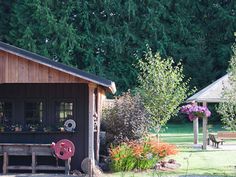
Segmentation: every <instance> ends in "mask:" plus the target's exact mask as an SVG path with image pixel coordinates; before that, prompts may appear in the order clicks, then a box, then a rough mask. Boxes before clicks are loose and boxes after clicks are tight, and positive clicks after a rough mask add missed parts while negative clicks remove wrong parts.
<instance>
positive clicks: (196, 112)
mask: <svg viewBox="0 0 236 177" xmlns="http://www.w3.org/2000/svg"><path fill="white" fill-rule="evenodd" d="M180 111H181V112H182V113H185V114H188V118H189V120H191V121H193V120H194V119H196V118H203V117H210V116H211V112H210V111H209V109H208V108H207V107H206V106H197V105H194V104H187V105H184V106H182V107H181V110H180Z"/></svg>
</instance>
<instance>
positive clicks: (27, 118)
mask: <svg viewBox="0 0 236 177" xmlns="http://www.w3.org/2000/svg"><path fill="white" fill-rule="evenodd" d="M105 92H111V93H115V92H116V87H115V83H114V82H112V81H110V80H107V79H104V78H100V77H98V76H95V75H92V74H89V73H87V72H84V71H82V70H79V69H76V68H73V67H69V66H66V65H64V64H61V63H58V62H55V61H53V60H50V59H48V58H45V57H43V56H40V55H37V54H35V53H32V52H29V51H26V50H23V49H21V48H18V47H15V46H12V45H9V44H6V43H3V42H0V123H1V126H4V127H5V130H4V131H3V132H1V133H0V143H35V144H44V143H45V144H47V143H52V142H57V141H58V140H61V139H69V140H71V141H72V142H73V143H74V144H75V148H76V150H75V156H74V157H72V162H71V167H72V170H73V169H80V166H81V162H82V160H83V159H85V158H86V157H89V158H91V159H94V158H95V160H98V158H99V128H100V117H101V110H102V101H103V99H104V97H105ZM67 119H73V120H74V121H75V122H76V128H75V130H74V131H72V132H67V131H60V130H59V129H58V127H60V126H61V125H62V124H64V122H65V121H66V120H67ZM18 125H21V126H22V127H21V128H22V130H21V131H14V130H13V129H12V127H14V126H15V127H16V126H18ZM32 127H36V128H37V130H36V131H31V130H30V128H32ZM46 127H49V128H50V130H49V131H47V132H45V131H43V128H46ZM1 163H2V162H1V161H0V164H1Z"/></svg>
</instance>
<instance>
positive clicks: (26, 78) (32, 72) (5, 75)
mask: <svg viewBox="0 0 236 177" xmlns="http://www.w3.org/2000/svg"><path fill="white" fill-rule="evenodd" d="M0 83H89V82H88V81H86V80H83V79H80V78H78V77H75V76H73V75H70V74H67V73H65V72H62V71H59V70H57V69H54V68H51V67H48V66H44V65H42V64H39V63H36V62H32V61H29V60H26V59H24V58H22V57H18V56H16V55H13V54H10V53H7V52H4V51H1V50H0Z"/></svg>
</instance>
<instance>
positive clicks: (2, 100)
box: [0, 98, 15, 124]
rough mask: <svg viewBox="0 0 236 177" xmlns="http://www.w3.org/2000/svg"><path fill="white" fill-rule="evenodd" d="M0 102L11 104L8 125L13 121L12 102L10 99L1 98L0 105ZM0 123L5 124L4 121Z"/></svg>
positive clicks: (13, 109) (13, 110)
mask: <svg viewBox="0 0 236 177" xmlns="http://www.w3.org/2000/svg"><path fill="white" fill-rule="evenodd" d="M1 102H8V103H11V117H10V119H9V118H8V121H9V123H11V122H13V120H14V113H15V107H14V101H13V100H11V99H4V98H1V99H0V103H1ZM0 123H1V124H5V123H6V122H5V123H4V121H3V122H1V121H0Z"/></svg>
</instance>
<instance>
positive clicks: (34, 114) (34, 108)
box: [25, 101, 44, 124]
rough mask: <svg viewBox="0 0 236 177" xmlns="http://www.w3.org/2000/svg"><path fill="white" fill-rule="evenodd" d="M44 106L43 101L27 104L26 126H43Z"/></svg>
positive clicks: (28, 102)
mask: <svg viewBox="0 0 236 177" xmlns="http://www.w3.org/2000/svg"><path fill="white" fill-rule="evenodd" d="M43 114H44V105H43V102H42V101H27V102H25V122H26V124H41V123H42V122H43Z"/></svg>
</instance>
